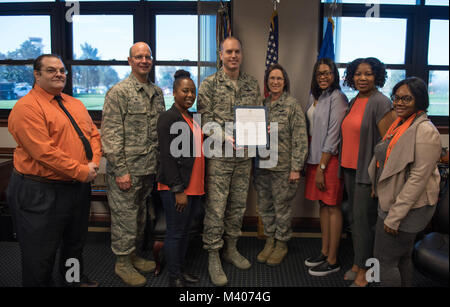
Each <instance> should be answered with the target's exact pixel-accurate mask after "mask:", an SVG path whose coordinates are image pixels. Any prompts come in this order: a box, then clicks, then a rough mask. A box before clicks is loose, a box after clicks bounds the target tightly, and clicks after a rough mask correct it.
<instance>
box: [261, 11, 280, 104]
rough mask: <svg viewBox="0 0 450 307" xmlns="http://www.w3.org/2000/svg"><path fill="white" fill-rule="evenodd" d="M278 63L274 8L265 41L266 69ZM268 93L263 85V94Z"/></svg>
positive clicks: (276, 13) (276, 16) (275, 12)
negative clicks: (266, 40) (267, 37)
mask: <svg viewBox="0 0 450 307" xmlns="http://www.w3.org/2000/svg"><path fill="white" fill-rule="evenodd" d="M276 63H278V11H276V10H274V11H273V14H272V17H271V18H270V33H269V41H268V42H267V55H266V70H267V69H268V68H269V67H270V66H271V65H273V64H276ZM268 95H269V92H268V89H267V88H265V86H264V96H265V97H267V96H268Z"/></svg>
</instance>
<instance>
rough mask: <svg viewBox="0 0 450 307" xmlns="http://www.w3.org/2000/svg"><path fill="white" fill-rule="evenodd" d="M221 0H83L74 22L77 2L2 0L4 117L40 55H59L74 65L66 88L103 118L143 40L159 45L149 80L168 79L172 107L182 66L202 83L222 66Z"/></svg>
mask: <svg viewBox="0 0 450 307" xmlns="http://www.w3.org/2000/svg"><path fill="white" fill-rule="evenodd" d="M27 2H34V3H32V4H30V3H27ZM111 2H114V3H111ZM205 2H207V4H205V5H204V3H205ZM220 2H221V1H220V0H212V1H196V0H173V1H165V0H147V1H142V0H117V1H111V0H110V1H106V0H100V1H98V0H97V1H94V0H81V1H80V9H81V10H80V12H79V13H78V14H74V15H72V18H71V20H67V18H66V17H67V16H65V15H66V14H67V13H68V11H69V9H71V8H72V7H70V6H67V7H66V3H65V2H64V1H51V0H48V1H46V0H35V1H27V0H20V1H15V0H0V37H1V41H2V43H1V44H0V118H3V119H4V118H7V116H8V115H9V111H10V109H11V108H12V107H13V106H14V104H15V103H16V101H17V99H18V98H20V97H22V96H23V95H25V94H26V93H28V91H29V90H30V89H31V87H32V83H33V69H32V63H33V60H34V59H35V58H36V57H37V56H38V55H40V54H43V53H56V54H59V55H61V56H62V58H63V61H64V63H65V64H66V67H67V69H68V71H69V73H68V75H67V85H66V88H65V89H64V92H66V93H67V94H70V95H73V96H75V97H77V98H79V99H80V100H81V101H82V102H83V103H84V104H85V105H86V107H87V109H88V110H89V113H90V114H91V116H92V117H93V118H94V119H97V120H99V119H101V111H102V109H103V102H104V96H105V94H106V92H107V90H108V89H109V88H110V87H111V86H112V85H114V84H115V83H117V82H119V81H121V80H123V79H124V78H126V77H128V75H129V74H130V71H131V69H130V67H129V65H128V61H127V58H128V55H129V48H130V47H131V45H132V44H133V43H134V42H137V41H145V42H148V43H149V45H150V46H151V48H152V51H153V56H154V61H153V66H154V68H153V69H152V71H151V73H150V78H151V79H152V80H155V79H156V83H160V82H161V84H162V85H163V86H161V87H162V88H163V90H164V93H165V95H166V100H167V107H169V106H170V105H171V104H172V103H173V95H172V93H171V92H172V83H173V73H174V72H175V70H176V69H178V68H183V69H186V70H188V71H190V72H191V74H192V78H193V80H194V82H195V83H196V85H198V84H199V81H200V80H203V78H204V77H205V74H207V75H209V74H212V73H214V72H215V67H216V62H215V61H216V48H215V45H216V39H215V32H216V29H215V27H216V20H215V19H216V18H215V14H216V12H217V9H218V8H219V6H220V5H221V4H220ZM203 7H206V8H207V9H203ZM58 14H61V15H62V16H59V15H58ZM11 29H14V31H11ZM199 37H200V41H199ZM174 46H175V47H174ZM158 85H159V84H158Z"/></svg>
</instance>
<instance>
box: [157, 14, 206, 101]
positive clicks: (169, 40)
mask: <svg viewBox="0 0 450 307" xmlns="http://www.w3.org/2000/svg"><path fill="white" fill-rule="evenodd" d="M174 24H177V25H179V27H174V26H173V25H174ZM180 29H183V30H182V31H180ZM197 32H198V16H197V15H188V16H178V15H157V16H156V42H157V44H156V45H157V49H156V60H157V63H161V65H157V66H156V67H155V80H156V83H157V84H158V86H159V87H161V89H162V90H163V92H164V100H165V103H166V109H169V108H170V107H171V106H172V104H173V94H172V85H173V81H174V79H173V75H174V74H175V71H177V70H178V69H184V70H186V71H189V72H190V73H191V78H192V80H194V82H195V83H196V86H197V83H198V82H197V76H198V73H197V60H198V35H197ZM167 62H169V63H167ZM180 62H181V63H180ZM182 63H184V65H183V67H180V65H179V64H182ZM193 108H194V109H195V108H196V103H195V104H194V106H193Z"/></svg>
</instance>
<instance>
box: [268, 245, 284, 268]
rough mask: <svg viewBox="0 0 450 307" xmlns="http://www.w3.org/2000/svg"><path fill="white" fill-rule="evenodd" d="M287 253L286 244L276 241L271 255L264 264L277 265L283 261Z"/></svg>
mask: <svg viewBox="0 0 450 307" xmlns="http://www.w3.org/2000/svg"><path fill="white" fill-rule="evenodd" d="M287 252H288V248H287V242H283V241H277V243H276V244H275V249H274V250H273V252H272V254H270V256H269V258H268V259H267V262H266V263H267V264H268V265H272V266H274V265H279V264H280V263H281V261H283V259H284V257H285V256H286V254H287Z"/></svg>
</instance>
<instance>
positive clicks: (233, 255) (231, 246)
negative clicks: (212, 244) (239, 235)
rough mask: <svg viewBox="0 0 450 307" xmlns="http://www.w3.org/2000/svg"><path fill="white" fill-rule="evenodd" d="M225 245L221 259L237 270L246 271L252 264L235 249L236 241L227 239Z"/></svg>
mask: <svg viewBox="0 0 450 307" xmlns="http://www.w3.org/2000/svg"><path fill="white" fill-rule="evenodd" d="M226 241H227V244H226V246H225V251H224V252H223V255H222V256H223V259H224V260H225V261H227V262H230V263H232V264H234V266H236V267H237V268H238V269H241V270H247V269H249V268H250V267H251V266H252V264H251V263H250V261H248V260H247V259H246V258H245V257H244V256H242V255H241V254H240V253H239V252H238V250H237V248H236V242H237V239H227V240H226Z"/></svg>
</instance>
